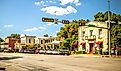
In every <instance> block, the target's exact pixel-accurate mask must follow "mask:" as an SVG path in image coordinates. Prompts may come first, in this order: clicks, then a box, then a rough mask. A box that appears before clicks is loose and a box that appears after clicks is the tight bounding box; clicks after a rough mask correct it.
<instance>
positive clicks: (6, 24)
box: [0, 0, 121, 38]
mask: <svg viewBox="0 0 121 71" xmlns="http://www.w3.org/2000/svg"><path fill="white" fill-rule="evenodd" d="M105 11H107V0H0V37H2V38H5V37H6V36H9V35H10V34H12V33H18V34H27V35H35V36H43V35H44V34H49V36H55V35H56V33H57V32H58V31H59V29H60V27H62V26H63V24H61V23H59V24H58V25H55V24H53V23H45V22H42V21H41V18H42V17H52V18H58V19H59V20H62V19H68V20H75V19H89V20H93V16H94V15H95V14H96V13H97V12H105ZM111 11H112V12H114V13H118V14H121V0H111Z"/></svg>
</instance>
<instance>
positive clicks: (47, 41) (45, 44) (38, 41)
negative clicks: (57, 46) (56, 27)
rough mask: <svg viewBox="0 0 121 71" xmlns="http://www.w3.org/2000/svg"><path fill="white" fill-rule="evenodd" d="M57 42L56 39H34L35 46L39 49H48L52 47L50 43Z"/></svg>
mask: <svg viewBox="0 0 121 71" xmlns="http://www.w3.org/2000/svg"><path fill="white" fill-rule="evenodd" d="M57 40H59V39H58V38H57V37H37V38H35V44H39V45H40V48H44V49H48V47H50V48H51V47H52V46H53V45H52V42H53V41H57Z"/></svg>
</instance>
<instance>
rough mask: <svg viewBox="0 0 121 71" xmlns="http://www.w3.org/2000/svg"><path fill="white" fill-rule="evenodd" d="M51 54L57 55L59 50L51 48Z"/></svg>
mask: <svg viewBox="0 0 121 71" xmlns="http://www.w3.org/2000/svg"><path fill="white" fill-rule="evenodd" d="M52 54H53V55H59V54H60V52H59V51H57V50H53V51H52Z"/></svg>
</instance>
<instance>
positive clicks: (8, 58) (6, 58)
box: [0, 56, 23, 60]
mask: <svg viewBox="0 0 121 71" xmlns="http://www.w3.org/2000/svg"><path fill="white" fill-rule="evenodd" d="M17 58H23V57H18V56H14V57H0V60H11V59H17Z"/></svg>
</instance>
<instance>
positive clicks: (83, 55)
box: [70, 54, 121, 58]
mask: <svg viewBox="0 0 121 71" xmlns="http://www.w3.org/2000/svg"><path fill="white" fill-rule="evenodd" d="M70 56H82V57H108V58H109V57H110V56H109V55H95V54H73V55H70ZM111 58H121V55H118V56H115V55H111Z"/></svg>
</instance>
